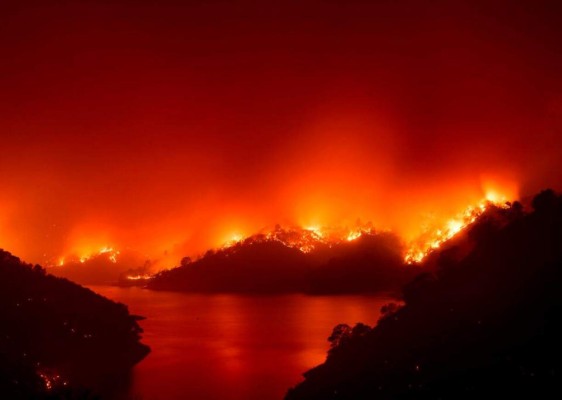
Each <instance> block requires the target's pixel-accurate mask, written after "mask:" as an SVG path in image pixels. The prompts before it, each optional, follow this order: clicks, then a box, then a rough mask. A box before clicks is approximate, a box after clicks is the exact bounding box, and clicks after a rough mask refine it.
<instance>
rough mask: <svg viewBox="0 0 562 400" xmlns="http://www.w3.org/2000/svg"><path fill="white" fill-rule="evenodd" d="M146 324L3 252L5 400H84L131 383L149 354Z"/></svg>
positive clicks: (0, 357)
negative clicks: (142, 325) (110, 384)
mask: <svg viewBox="0 0 562 400" xmlns="http://www.w3.org/2000/svg"><path fill="white" fill-rule="evenodd" d="M141 319H142V317H139V316H136V315H131V314H129V312H128V310H127V307H126V306H125V305H123V304H118V303H115V302H113V301H110V300H108V299H106V298H104V297H102V296H100V295H98V294H96V293H94V292H92V291H91V290H89V289H86V288H84V287H81V286H79V285H77V284H75V283H73V282H70V281H68V280H66V279H64V278H57V277H54V276H52V275H48V274H47V273H46V271H45V270H44V269H43V268H42V267H40V266H39V265H35V266H32V265H30V264H25V263H23V262H21V261H20V259H19V258H17V257H15V256H13V255H11V254H10V253H8V252H5V251H3V250H0V321H1V323H0V397H1V398H6V399H30V398H82V397H83V396H84V397H88V396H89V393H91V392H90V390H91V389H93V390H94V391H96V390H97V389H99V390H102V386H103V385H105V384H106V383H108V382H110V381H111V380H112V379H114V380H115V381H117V382H119V381H121V382H122V381H124V377H126V376H127V374H128V373H129V372H130V370H131V368H132V367H133V365H134V364H136V363H138V362H139V361H141V360H142V359H143V358H144V357H145V356H146V355H147V354H148V352H149V348H148V347H147V346H146V345H144V344H142V343H141V342H140V339H141V336H140V335H141V333H142V329H141V328H140V326H139V325H138V321H139V320H141ZM117 377H118V378H117ZM88 398H90V397H88Z"/></svg>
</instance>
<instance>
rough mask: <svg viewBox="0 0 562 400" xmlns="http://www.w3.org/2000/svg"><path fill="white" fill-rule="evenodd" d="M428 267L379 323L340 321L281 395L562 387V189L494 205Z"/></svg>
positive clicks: (435, 394) (497, 392) (496, 392)
mask: <svg viewBox="0 0 562 400" xmlns="http://www.w3.org/2000/svg"><path fill="white" fill-rule="evenodd" d="M422 267H423V268H424V270H425V271H427V272H425V273H423V274H421V275H419V276H418V277H416V278H415V279H414V280H412V281H411V282H410V283H408V284H407V285H405V287H404V289H403V298H404V304H403V305H396V304H394V305H389V306H386V307H384V309H383V316H382V317H381V319H380V321H379V322H378V324H377V326H376V327H374V328H371V327H368V326H366V325H363V324H358V325H356V326H355V327H350V326H347V325H338V326H337V327H335V328H334V331H333V332H332V335H331V336H330V338H329V341H330V342H331V345H332V347H331V349H330V351H329V353H328V357H327V359H326V361H325V362H324V363H323V364H321V365H319V366H317V367H316V368H313V369H311V370H310V371H307V372H306V373H305V374H304V377H305V380H304V381H303V382H302V383H300V384H298V385H297V386H296V387H294V388H292V389H290V390H289V392H288V394H287V396H286V399H287V400H299V399H307V400H314V399H323V400H326V399H354V400H360V399H420V398H428V399H465V398H466V399H469V398H470V399H472V398H492V397H495V398H510V397H517V398H558V397H560V395H562V389H561V388H560V385H559V383H560V378H561V376H562V375H561V374H562V367H561V366H560V359H561V356H562V348H561V346H560V337H561V333H562V329H561V328H562V197H560V196H558V195H556V194H555V193H554V192H553V191H552V190H546V191H543V192H541V193H540V194H538V195H537V196H536V197H535V198H534V199H533V201H532V210H530V211H528V212H525V211H524V210H523V207H522V206H521V204H519V203H514V204H511V205H509V207H506V208H501V207H490V208H489V209H488V210H487V211H486V212H485V213H484V214H482V215H481V216H480V218H479V219H478V220H477V221H476V223H474V224H473V225H472V226H471V227H469V228H468V229H467V230H466V231H465V232H464V234H463V235H461V236H460V237H459V238H455V240H453V241H451V243H448V244H447V245H446V246H444V247H443V249H440V250H439V251H436V252H435V253H434V254H433V255H432V256H431V257H428V259H427V260H426V261H425V263H424V265H422Z"/></svg>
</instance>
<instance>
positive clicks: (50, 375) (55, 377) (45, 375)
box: [37, 370, 68, 390]
mask: <svg viewBox="0 0 562 400" xmlns="http://www.w3.org/2000/svg"><path fill="white" fill-rule="evenodd" d="M37 375H39V377H40V378H41V380H43V384H44V385H45V389H47V390H51V389H52V388H53V387H55V386H59V385H63V386H66V385H68V382H67V381H65V380H62V379H61V376H60V375H59V374H57V373H56V372H53V371H52V370H49V371H47V370H44V371H39V372H37Z"/></svg>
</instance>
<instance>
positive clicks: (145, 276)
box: [126, 274, 152, 281]
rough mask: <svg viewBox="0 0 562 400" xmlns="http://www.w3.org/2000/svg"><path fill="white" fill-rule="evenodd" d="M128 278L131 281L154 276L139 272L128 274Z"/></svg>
mask: <svg viewBox="0 0 562 400" xmlns="http://www.w3.org/2000/svg"><path fill="white" fill-rule="evenodd" d="M126 278H127V279H128V280H130V281H140V280H148V279H151V278H152V276H151V275H148V274H144V275H141V274H137V275H127V276H126Z"/></svg>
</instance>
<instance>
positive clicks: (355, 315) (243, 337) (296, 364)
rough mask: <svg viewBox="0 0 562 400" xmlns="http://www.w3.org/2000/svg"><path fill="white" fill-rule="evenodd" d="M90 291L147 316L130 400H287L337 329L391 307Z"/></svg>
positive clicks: (367, 299) (330, 300)
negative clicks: (144, 352)
mask: <svg viewBox="0 0 562 400" xmlns="http://www.w3.org/2000/svg"><path fill="white" fill-rule="evenodd" d="M92 289H93V290H95V291H97V292H98V293H101V294H103V295H105V296H107V297H109V298H111V299H114V300H117V301H121V302H123V303H125V304H128V305H129V309H130V310H131V312H132V313H134V314H140V315H144V316H146V317H147V319H146V320H144V321H142V322H141V324H142V327H143V328H144V330H145V333H144V342H145V343H147V344H148V345H149V346H151V348H152V353H151V354H150V355H149V356H148V357H147V358H146V359H145V360H143V361H142V362H141V363H140V364H138V365H137V366H136V367H135V371H134V382H133V387H132V388H131V394H132V395H135V396H140V397H142V398H146V399H166V400H168V399H183V398H192V399H217V400H218V399H221V400H258V399H259V400H263V399H275V398H282V397H283V395H284V394H285V392H286V391H287V389H288V388H289V387H290V386H293V385H294V384H296V383H297V382H299V381H300V380H301V376H302V373H303V372H305V371H306V370H308V369H310V368H312V367H314V366H316V365H318V364H320V363H321V362H322V361H323V360H324V359H325V357H326V351H327V350H328V347H329V343H328V341H327V338H328V336H329V335H330V333H331V331H332V328H333V327H334V326H335V325H337V324H338V323H348V324H355V323H356V322H364V323H367V324H369V325H372V324H373V323H375V321H376V320H377V319H378V316H379V313H380V307H381V306H382V305H384V304H386V303H388V302H389V301H391V299H387V298H380V297H372V296H316V297H313V296H305V295H283V296H262V297H259V296H237V295H188V294H182V293H168V292H152V291H147V290H143V289H139V288H117V287H92Z"/></svg>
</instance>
